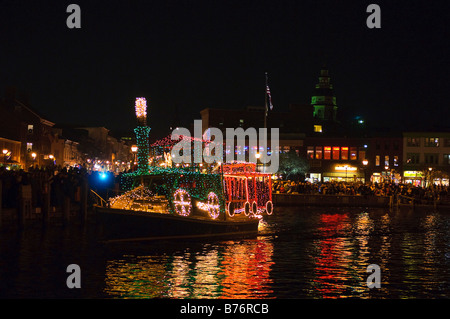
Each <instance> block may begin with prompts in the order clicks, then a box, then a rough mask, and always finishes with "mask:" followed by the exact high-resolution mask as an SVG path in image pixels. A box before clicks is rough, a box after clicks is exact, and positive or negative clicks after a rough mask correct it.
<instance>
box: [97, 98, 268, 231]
mask: <svg viewBox="0 0 450 319" xmlns="http://www.w3.org/2000/svg"><path fill="white" fill-rule="evenodd" d="M135 111H136V118H137V124H138V125H137V127H136V128H135V129H134V132H135V133H136V141H137V146H138V148H137V169H136V170H135V171H134V172H132V173H126V174H123V175H121V180H120V186H121V187H120V188H121V191H124V193H122V194H120V195H117V196H115V197H112V198H110V199H108V200H104V199H102V198H100V199H101V200H100V203H97V204H96V205H94V207H95V210H96V212H97V213H98V216H99V219H100V221H101V224H102V232H103V236H104V237H105V238H109V239H108V240H111V239H119V240H123V239H130V238H138V239H142V238H152V239H154V238H161V237H165V238H167V237H176V238H180V236H181V238H185V237H186V236H201V237H204V236H223V235H227V236H230V235H231V236H237V235H239V236H240V235H242V234H244V235H245V236H247V235H249V234H252V235H255V234H257V233H258V227H259V221H260V220H261V219H262V218H263V215H264V214H266V215H271V214H272V213H273V204H272V184H271V176H270V175H269V174H264V173H259V172H256V164H254V163H236V162H235V163H230V164H219V165H217V166H216V167H215V168H214V169H211V171H210V172H208V173H206V172H205V170H204V169H200V167H202V164H199V165H198V167H193V166H191V167H189V165H187V167H186V165H182V166H180V165H179V164H175V166H174V163H173V161H172V159H171V158H170V157H169V156H165V161H164V162H162V163H158V162H157V161H155V159H157V158H158V157H162V156H163V154H164V155H166V154H168V153H169V152H170V150H171V148H172V147H173V144H171V143H167V141H166V140H163V141H161V142H158V143H156V144H155V143H154V144H152V145H149V143H148V135H149V132H150V127H148V126H147V100H146V99H145V98H137V99H136V102H135ZM172 142H173V141H172ZM191 142H193V141H191ZM197 142H198V141H197ZM202 143H203V141H202ZM150 147H152V153H151V154H150ZM154 151H157V152H154ZM158 152H159V155H158V154H157V153H158ZM150 155H152V156H150ZM97 196H98V195H97Z"/></svg>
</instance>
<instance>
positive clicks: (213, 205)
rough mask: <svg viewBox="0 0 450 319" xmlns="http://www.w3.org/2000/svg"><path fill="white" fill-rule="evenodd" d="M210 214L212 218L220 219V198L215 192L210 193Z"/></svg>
mask: <svg viewBox="0 0 450 319" xmlns="http://www.w3.org/2000/svg"><path fill="white" fill-rule="evenodd" d="M208 212H209V216H211V218H213V219H216V218H217V217H219V213H220V204H219V197H218V196H217V195H216V193H214V192H210V193H209V194H208Z"/></svg>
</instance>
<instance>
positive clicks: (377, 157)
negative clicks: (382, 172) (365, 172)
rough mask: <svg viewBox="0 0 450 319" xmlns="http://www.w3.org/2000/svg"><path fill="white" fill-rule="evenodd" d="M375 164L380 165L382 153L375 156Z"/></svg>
mask: <svg viewBox="0 0 450 319" xmlns="http://www.w3.org/2000/svg"><path fill="white" fill-rule="evenodd" d="M375 166H380V155H377V156H375Z"/></svg>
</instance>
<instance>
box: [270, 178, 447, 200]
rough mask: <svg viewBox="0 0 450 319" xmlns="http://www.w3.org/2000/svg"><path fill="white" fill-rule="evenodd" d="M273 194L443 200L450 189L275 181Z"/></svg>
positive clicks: (391, 184)
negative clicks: (396, 196) (397, 196)
mask: <svg viewBox="0 0 450 319" xmlns="http://www.w3.org/2000/svg"><path fill="white" fill-rule="evenodd" d="M272 185H273V193H281V194H321V195H369V196H392V195H403V196H405V197H411V198H415V199H443V198H447V197H449V196H450V187H449V186H443V185H434V184H433V185H430V186H429V187H421V186H414V185H413V184H410V183H408V184H402V183H390V182H382V183H361V182H355V183H347V182H342V181H331V182H323V183H311V182H299V181H277V180H276V181H274V182H273V184H272Z"/></svg>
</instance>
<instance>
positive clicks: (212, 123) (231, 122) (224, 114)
mask: <svg viewBox="0 0 450 319" xmlns="http://www.w3.org/2000/svg"><path fill="white" fill-rule="evenodd" d="M264 110H265V108H264V107H258V106H248V107H246V108H244V109H223V108H206V109H203V110H202V111H201V112H200V115H201V119H202V130H203V132H204V131H205V130H206V129H207V128H211V127H215V128H218V129H220V130H221V131H222V134H223V135H224V136H225V133H226V128H234V129H235V128H238V127H242V128H243V129H244V130H246V129H248V128H250V127H254V128H256V129H257V131H258V129H259V128H263V127H264ZM311 119H312V118H311V106H310V105H304V104H290V105H289V109H288V111H270V112H269V114H268V117H267V129H268V130H267V131H268V140H269V141H270V128H272V127H276V128H279V134H280V140H279V148H278V149H277V150H270V151H277V152H284V153H286V152H289V151H295V152H296V153H297V154H298V155H299V156H300V155H301V154H302V153H304V149H303V148H304V145H303V141H304V138H305V136H306V134H305V128H306V127H311V123H312V122H311ZM192 136H193V135H192ZM247 146H248V145H246V148H245V150H244V151H245V152H246V153H247V154H248V147H247ZM269 147H270V145H269ZM240 151H241V150H238V149H237V148H236V149H235V152H236V153H237V152H240Z"/></svg>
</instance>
